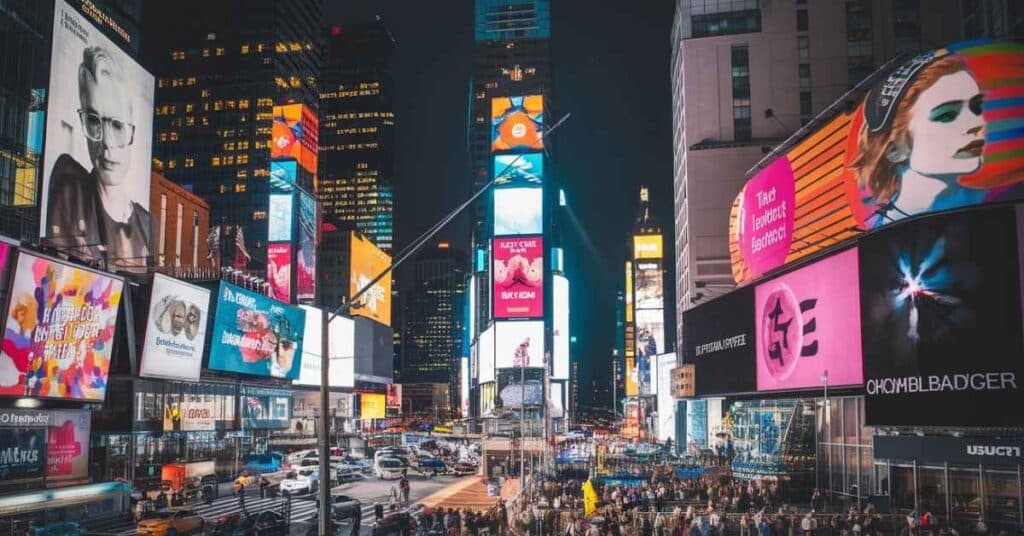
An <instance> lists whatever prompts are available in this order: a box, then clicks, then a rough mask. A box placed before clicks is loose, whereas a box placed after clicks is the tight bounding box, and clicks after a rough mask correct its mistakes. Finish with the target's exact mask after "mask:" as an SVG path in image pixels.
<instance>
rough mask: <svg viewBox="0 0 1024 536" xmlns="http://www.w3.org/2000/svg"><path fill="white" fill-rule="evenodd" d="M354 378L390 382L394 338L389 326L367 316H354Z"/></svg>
mask: <svg viewBox="0 0 1024 536" xmlns="http://www.w3.org/2000/svg"><path fill="white" fill-rule="evenodd" d="M354 322H355V334H356V342H355V357H356V360H355V375H356V380H359V381H365V382H373V383H380V384H389V383H391V379H392V375H393V371H394V360H395V352H394V339H393V333H392V331H391V328H389V327H388V326H385V325H383V324H379V323H377V322H374V321H373V320H370V319H368V318H355V319H354Z"/></svg>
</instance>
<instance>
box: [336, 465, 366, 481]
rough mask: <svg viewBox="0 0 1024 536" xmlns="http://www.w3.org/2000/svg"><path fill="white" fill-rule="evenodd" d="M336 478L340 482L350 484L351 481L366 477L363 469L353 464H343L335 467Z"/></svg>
mask: <svg viewBox="0 0 1024 536" xmlns="http://www.w3.org/2000/svg"><path fill="white" fill-rule="evenodd" d="M334 477H335V479H336V480H337V481H338V483H339V484H348V483H349V482H358V481H360V480H363V479H365V478H366V475H364V474H363V470H362V469H361V468H359V467H355V466H353V465H343V466H340V467H338V468H336V469H335V473H334Z"/></svg>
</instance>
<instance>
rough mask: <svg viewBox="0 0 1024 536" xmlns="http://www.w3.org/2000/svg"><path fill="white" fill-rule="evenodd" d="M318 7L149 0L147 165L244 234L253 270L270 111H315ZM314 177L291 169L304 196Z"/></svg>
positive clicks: (263, 225)
mask: <svg viewBox="0 0 1024 536" xmlns="http://www.w3.org/2000/svg"><path fill="white" fill-rule="evenodd" d="M322 11H323V0H226V1H221V2H204V1H202V0H185V1H183V2H173V3H164V2H151V3H149V4H147V11H146V13H145V17H146V32H147V39H146V41H145V46H144V47H143V51H144V55H145V56H146V58H147V59H148V65H150V66H152V69H153V71H154V73H153V74H154V76H156V99H155V100H156V103H155V107H156V117H155V118H154V129H153V131H154V140H153V158H154V164H155V165H157V166H158V167H160V168H162V172H163V173H164V174H165V175H166V176H167V177H168V178H170V179H172V180H174V181H175V182H177V183H178V184H181V185H182V186H184V187H185V188H186V189H188V190H191V191H192V192H194V193H196V194H198V195H199V196H201V197H203V198H204V199H206V201H207V202H209V203H210V213H211V215H212V221H211V224H212V225H224V226H232V227H238V228H240V229H242V230H243V234H244V240H245V243H244V246H245V247H244V250H245V251H246V252H247V253H248V255H249V263H248V264H249V265H250V266H251V267H252V268H253V270H256V271H260V272H262V270H265V267H266V265H267V254H266V246H267V241H268V211H269V198H270V192H271V185H270V146H271V127H272V125H273V123H274V106H275V105H281V104H288V103H295V104H302V105H305V106H306V107H308V108H309V109H310V110H313V111H315V110H316V109H317V102H318V100H319V88H318V78H319V76H320V70H321V67H322V61H321V49H322V47H321V46H320V38H321V25H322ZM181 13H189V14H190V16H188V17H182V16H181ZM314 172H315V169H314V170H313V171H310V170H307V169H303V167H302V166H299V169H298V172H297V176H296V177H295V182H296V183H297V185H298V187H300V188H302V189H305V190H306V191H312V188H313V174H314ZM226 262H228V263H230V261H226ZM241 268H246V267H245V266H243V267H241Z"/></svg>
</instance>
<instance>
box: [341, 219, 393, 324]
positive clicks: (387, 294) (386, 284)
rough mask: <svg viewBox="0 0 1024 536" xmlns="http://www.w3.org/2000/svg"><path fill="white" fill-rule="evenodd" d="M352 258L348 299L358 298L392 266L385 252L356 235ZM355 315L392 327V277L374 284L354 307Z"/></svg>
mask: <svg viewBox="0 0 1024 536" xmlns="http://www.w3.org/2000/svg"><path fill="white" fill-rule="evenodd" d="M351 241H352V249H351V251H352V256H351V259H352V260H351V263H352V264H351V270H350V280H349V286H348V289H349V294H348V295H349V297H352V296H355V294H356V292H359V291H360V290H361V289H362V288H363V287H365V286H366V285H368V284H369V283H370V281H372V280H373V278H375V277H377V276H378V275H380V274H381V273H383V272H384V270H387V269H388V268H389V267H390V266H391V256H390V255H388V254H387V253H384V252H383V251H382V250H381V249H380V248H378V247H377V246H375V245H374V244H373V242H371V241H370V240H368V239H366V238H363V237H361V236H359V235H357V234H356V233H354V232H353V233H352V234H351ZM352 314H353V315H355V316H365V317H366V318H370V319H372V320H375V321H377V322H380V323H381V324H384V325H385V326H390V325H391V274H388V275H387V276H384V277H383V278H381V280H380V281H377V282H376V283H374V284H373V288H371V289H370V290H369V291H367V292H366V293H365V294H363V296H362V297H361V298H360V299H359V303H358V304H355V305H353V306H352Z"/></svg>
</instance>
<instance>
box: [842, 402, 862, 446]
mask: <svg viewBox="0 0 1024 536" xmlns="http://www.w3.org/2000/svg"><path fill="white" fill-rule="evenodd" d="M859 430H860V423H858V422H857V399H856V398H844V399H843V436H844V437H845V438H846V444H847V445H856V444H857V443H858V438H857V432H858V431H859Z"/></svg>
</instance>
